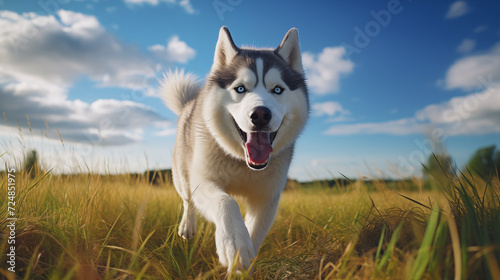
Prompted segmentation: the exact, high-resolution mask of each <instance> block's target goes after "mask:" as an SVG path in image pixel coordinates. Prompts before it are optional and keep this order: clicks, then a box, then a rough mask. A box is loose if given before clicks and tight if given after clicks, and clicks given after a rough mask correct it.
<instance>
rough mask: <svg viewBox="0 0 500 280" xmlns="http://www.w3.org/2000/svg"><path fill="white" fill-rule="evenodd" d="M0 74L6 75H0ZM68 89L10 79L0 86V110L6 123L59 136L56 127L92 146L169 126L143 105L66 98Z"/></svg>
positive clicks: (116, 142)
mask: <svg viewBox="0 0 500 280" xmlns="http://www.w3.org/2000/svg"><path fill="white" fill-rule="evenodd" d="M0 77H5V76H2V75H0ZM66 92H67V90H66V89H64V88H62V87H57V86H54V85H51V84H44V83H38V84H36V83H33V82H19V81H11V82H8V83H5V84H2V85H0V97H1V98H2V102H1V103H0V112H2V113H5V116H6V117H7V120H8V124H9V125H13V126H17V121H19V123H20V125H21V126H22V127H27V126H28V124H27V121H26V120H27V119H26V115H28V117H29V119H30V127H31V128H32V129H33V130H35V131H39V130H46V123H45V122H47V124H48V125H49V127H51V128H54V129H52V130H51V132H50V133H49V132H47V133H48V134H47V136H48V137H50V138H55V139H57V138H58V135H57V132H56V130H55V129H56V128H57V129H58V130H59V132H60V133H61V136H62V138H63V139H64V140H65V141H74V142H84V143H87V144H93V145H124V144H130V143H134V142H137V141H139V140H141V139H142V134H143V129H144V128H146V127H158V128H163V127H168V126H169V125H170V122H169V121H167V120H165V119H164V118H163V117H161V116H159V115H158V114H157V113H156V112H155V111H154V110H153V109H152V108H150V107H148V106H145V105H144V104H141V103H137V102H133V101H127V100H114V99H98V100H96V101H94V102H92V103H87V102H84V101H81V100H79V99H76V100H68V99H67V93H66Z"/></svg>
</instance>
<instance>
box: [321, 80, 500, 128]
mask: <svg viewBox="0 0 500 280" xmlns="http://www.w3.org/2000/svg"><path fill="white" fill-rule="evenodd" d="M499 120H500V86H497V87H489V88H487V89H485V90H484V91H482V92H479V93H472V94H469V95H466V96H462V97H455V98H452V99H450V100H449V101H447V102H444V103H441V104H433V105H429V106H426V107H425V108H423V109H422V110H420V111H418V112H416V114H415V116H414V117H411V118H403V119H399V120H391V121H386V122H378V123H356V124H342V125H335V126H332V127H330V128H329V129H328V130H327V131H325V134H327V135H352V134H390V135H410V134H420V133H425V132H426V131H428V130H429V129H430V128H439V129H441V130H442V132H443V134H444V135H446V136H454V135H482V134H490V133H500V122H499Z"/></svg>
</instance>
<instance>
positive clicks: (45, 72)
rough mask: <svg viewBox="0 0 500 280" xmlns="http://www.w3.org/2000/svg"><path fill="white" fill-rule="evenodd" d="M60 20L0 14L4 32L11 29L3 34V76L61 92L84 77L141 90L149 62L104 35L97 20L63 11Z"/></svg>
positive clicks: (0, 57) (0, 55)
mask: <svg viewBox="0 0 500 280" xmlns="http://www.w3.org/2000/svg"><path fill="white" fill-rule="evenodd" d="M57 15H58V16H59V20H58V19H57V18H56V17H54V16H52V15H51V16H40V15H36V14H32V13H31V14H16V13H12V12H9V13H5V12H0V28H1V27H4V26H8V28H6V29H3V28H2V32H1V33H0V73H2V72H3V73H9V75H13V76H14V77H16V78H19V79H24V78H25V77H31V78H32V79H35V78H36V79H39V80H44V81H46V82H51V83H54V84H59V85H63V86H70V85H71V84H72V83H73V82H74V81H75V80H76V79H78V78H79V77H80V76H83V75H85V76H88V77H89V78H90V79H91V80H92V81H95V82H97V83H100V84H101V85H105V86H119V87H124V88H131V89H137V88H141V87H142V80H143V78H144V77H145V76H148V74H149V72H150V69H151V68H152V67H153V66H154V62H153V61H152V60H151V59H149V58H148V57H147V56H145V55H144V54H142V53H141V52H140V50H138V49H137V48H135V47H134V46H132V45H127V44H124V43H123V42H121V41H119V40H118V39H117V38H115V37H114V36H113V35H112V34H110V33H108V32H106V31H105V29H104V28H103V27H102V26H101V25H100V23H99V21H98V20H97V19H96V18H95V17H94V16H89V15H84V14H81V13H76V12H72V11H65V10H60V11H58V12H57ZM36 22H39V24H36ZM42 23H43V24H42ZM27 28H28V29H29V30H30V31H29V33H26V32H25V30H26V29H27ZM28 34H29V35H28Z"/></svg>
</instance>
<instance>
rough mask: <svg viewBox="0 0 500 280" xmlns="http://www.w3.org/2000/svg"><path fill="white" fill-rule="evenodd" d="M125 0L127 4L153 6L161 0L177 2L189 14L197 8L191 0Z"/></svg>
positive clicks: (171, 2)
mask: <svg viewBox="0 0 500 280" xmlns="http://www.w3.org/2000/svg"><path fill="white" fill-rule="evenodd" d="M124 1H125V3H126V4H129V5H144V4H148V5H152V6H157V5H158V4H160V3H161V2H163V3H168V4H177V5H179V6H181V7H182V8H183V9H184V11H186V13H188V14H194V13H195V10H194V8H193V5H191V2H190V0H180V1H178V2H177V1H176V0H124Z"/></svg>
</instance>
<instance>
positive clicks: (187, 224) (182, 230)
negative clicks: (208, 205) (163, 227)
mask: <svg viewBox="0 0 500 280" xmlns="http://www.w3.org/2000/svg"><path fill="white" fill-rule="evenodd" d="M195 233H196V218H193V217H190V215H184V216H183V217H182V220H181V223H180V224H179V236H180V237H182V238H184V239H191V238H192V237H193V236H194V234H195Z"/></svg>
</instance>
